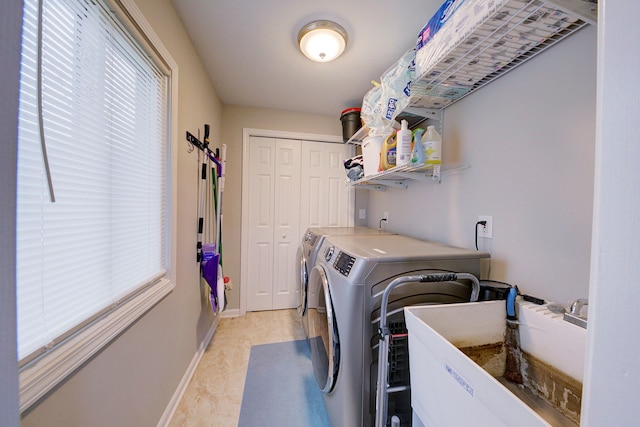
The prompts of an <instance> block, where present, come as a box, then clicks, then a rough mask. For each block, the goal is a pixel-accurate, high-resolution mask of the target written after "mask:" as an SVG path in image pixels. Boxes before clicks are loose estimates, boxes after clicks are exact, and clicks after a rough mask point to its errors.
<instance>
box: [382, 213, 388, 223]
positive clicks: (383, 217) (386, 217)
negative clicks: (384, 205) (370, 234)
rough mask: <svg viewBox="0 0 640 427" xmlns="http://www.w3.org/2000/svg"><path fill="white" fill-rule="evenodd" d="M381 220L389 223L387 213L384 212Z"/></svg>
mask: <svg viewBox="0 0 640 427" xmlns="http://www.w3.org/2000/svg"><path fill="white" fill-rule="evenodd" d="M382 219H384V220H385V221H387V222H388V221H389V212H385V213H384V215H382Z"/></svg>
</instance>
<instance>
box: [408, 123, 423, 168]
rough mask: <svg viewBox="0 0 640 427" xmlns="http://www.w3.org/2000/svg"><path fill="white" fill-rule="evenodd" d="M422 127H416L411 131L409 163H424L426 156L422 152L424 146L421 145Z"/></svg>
mask: <svg viewBox="0 0 640 427" xmlns="http://www.w3.org/2000/svg"><path fill="white" fill-rule="evenodd" d="M423 133H424V129H422V128H417V129H415V130H414V131H413V148H412V150H411V165H412V166H420V165H424V162H425V161H426V157H425V154H424V147H423V146H422V134H423Z"/></svg>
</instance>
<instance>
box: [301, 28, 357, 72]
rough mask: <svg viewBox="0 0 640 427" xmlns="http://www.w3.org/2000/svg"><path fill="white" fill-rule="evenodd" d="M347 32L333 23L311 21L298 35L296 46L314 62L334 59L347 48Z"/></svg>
mask: <svg viewBox="0 0 640 427" xmlns="http://www.w3.org/2000/svg"><path fill="white" fill-rule="evenodd" d="M347 38H348V37H347V32H346V31H345V29H344V28H342V27H341V26H340V25H338V24H336V23H335V22H333V21H313V22H310V23H308V24H307V25H305V26H304V27H302V29H301V30H300V32H299V33H298V45H300V50H301V51H302V53H304V55H305V56H306V57H307V58H309V59H311V60H312V61H316V62H329V61H333V60H334V59H336V58H337V57H338V56H340V55H341V54H342V52H344V50H345V48H346V47H347Z"/></svg>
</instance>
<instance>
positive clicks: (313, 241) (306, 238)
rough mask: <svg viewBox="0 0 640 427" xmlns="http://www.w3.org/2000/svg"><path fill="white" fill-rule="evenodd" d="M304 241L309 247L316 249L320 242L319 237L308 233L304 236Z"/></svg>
mask: <svg viewBox="0 0 640 427" xmlns="http://www.w3.org/2000/svg"><path fill="white" fill-rule="evenodd" d="M304 241H305V242H307V243H308V244H309V246H311V247H314V246H315V245H316V242H317V241H318V235H317V234H313V233H312V232H310V231H308V232H307V234H305V236H304Z"/></svg>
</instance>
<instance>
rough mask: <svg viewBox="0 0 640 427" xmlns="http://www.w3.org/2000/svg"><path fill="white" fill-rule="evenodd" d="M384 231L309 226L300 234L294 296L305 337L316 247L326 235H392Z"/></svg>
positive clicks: (318, 246) (307, 328)
mask: <svg viewBox="0 0 640 427" xmlns="http://www.w3.org/2000/svg"><path fill="white" fill-rule="evenodd" d="M394 234H395V233H388V232H386V231H381V230H377V229H375V228H368V227H309V228H308V229H307V231H306V232H305V233H304V236H302V242H301V243H300V246H299V247H298V251H297V253H296V268H297V269H298V275H297V277H296V285H297V286H296V294H297V295H296V296H297V309H298V315H299V316H300V320H301V322H302V327H303V329H304V334H305V337H307V338H308V337H309V326H308V323H307V297H308V289H309V272H310V271H311V269H312V268H313V267H314V265H315V264H316V256H317V254H318V249H320V246H321V245H322V242H323V241H324V238H325V237H326V236H369V237H370V236H385V235H394Z"/></svg>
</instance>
